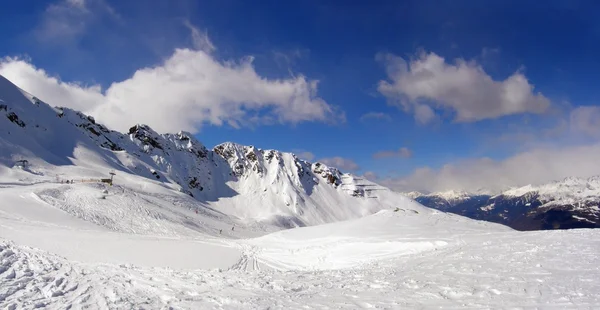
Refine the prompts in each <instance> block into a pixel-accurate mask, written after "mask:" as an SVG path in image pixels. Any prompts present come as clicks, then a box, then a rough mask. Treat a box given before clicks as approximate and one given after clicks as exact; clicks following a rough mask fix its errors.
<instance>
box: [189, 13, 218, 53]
mask: <svg viewBox="0 0 600 310" xmlns="http://www.w3.org/2000/svg"><path fill="white" fill-rule="evenodd" d="M183 24H184V25H185V26H186V27H187V28H188V29H189V30H190V32H191V35H192V44H193V46H194V48H195V49H197V50H200V51H204V52H206V53H212V52H214V51H215V50H216V49H217V48H216V47H215V45H214V44H213V43H212V42H211V41H210V38H209V37H208V33H206V31H201V30H200V29H198V28H197V27H196V26H194V25H192V23H190V21H189V20H185V21H184V22H183Z"/></svg>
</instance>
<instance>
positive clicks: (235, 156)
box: [0, 78, 600, 309]
mask: <svg viewBox="0 0 600 310" xmlns="http://www.w3.org/2000/svg"><path fill="white" fill-rule="evenodd" d="M1 82H2V83H0V84H1V85H0V86H1V87H0V99H1V100H2V101H3V102H0V104H4V105H6V106H7V108H6V110H7V111H0V113H1V114H0V308H3V309H4V308H6V309H33V308H46V309H80V308H92V309H361V308H365V309H367V308H374V309H431V308H445V309H507V308H508V309H597V308H598V307H599V306H600V297H599V295H598V292H599V291H600V258H598V253H600V232H599V231H597V230H591V229H578V230H568V231H539V232H517V231H514V230H511V229H509V228H507V227H504V226H501V225H498V224H493V223H488V222H481V221H474V220H470V219H467V218H464V217H461V216H457V215H452V214H448V213H444V212H440V211H436V210H432V209H429V208H425V207H423V206H422V205H420V204H418V203H416V202H415V201H413V200H412V199H410V198H407V197H405V196H402V195H400V194H398V193H395V192H393V191H390V190H387V189H385V188H382V187H380V186H378V185H376V184H374V183H370V182H368V181H366V180H361V179H360V178H358V177H354V176H351V175H346V174H340V173H339V172H337V171H336V170H335V169H332V168H328V167H324V166H322V165H316V164H310V163H306V162H302V161H299V160H297V159H296V158H295V157H294V156H292V155H291V154H289V153H277V152H274V153H273V152H267V151H264V152H263V151H259V150H257V149H255V148H253V147H241V146H237V145H234V144H225V145H223V146H222V147H221V148H220V149H219V150H218V152H219V154H222V155H223V156H225V157H223V158H221V157H217V156H216V155H215V157H214V158H213V157H212V156H213V155H214V154H213V153H212V152H211V151H207V150H206V154H204V153H203V155H202V156H199V157H201V159H199V163H200V164H198V165H203V166H201V167H202V169H204V170H202V173H206V175H209V174H210V175H211V176H212V178H213V179H211V181H210V182H208V181H206V180H205V179H200V180H199V182H205V183H202V184H204V185H203V186H204V187H203V189H199V186H196V187H193V186H191V185H196V181H194V182H188V181H187V179H185V178H184V177H183V176H182V175H183V174H184V173H186V172H187V171H188V170H189V171H190V172H189V173H192V172H191V171H192V168H193V167H195V166H194V165H196V164H197V163H196V162H192V161H191V159H189V158H188V157H185V156H188V155H186V154H192V155H193V156H197V155H198V154H199V153H198V151H197V150H198V148H194V149H185V150H184V151H185V153H183V151H181V150H175V149H172V150H171V149H168V147H166V146H165V143H167V142H166V140H168V139H167V138H169V137H172V136H166V138H165V141H164V142H163V140H160V139H162V138H160V137H158V136H157V137H156V138H155V140H156V141H158V142H159V143H161V144H162V148H161V149H160V150H155V149H149V148H147V147H146V146H140V149H143V150H145V152H140V151H139V149H138V150H136V149H134V146H135V145H136V144H133V142H136V143H138V142H139V141H138V140H135V139H134V138H135V136H136V135H137V132H136V133H131V134H130V135H129V137H127V136H125V137H123V138H119V137H118V136H117V135H116V133H115V134H113V133H106V134H107V135H109V136H110V135H114V137H113V136H110V137H111V138H114V140H115V141H119V143H120V146H121V148H120V149H119V150H107V149H104V148H100V147H98V145H97V144H99V143H101V142H102V141H104V140H102V141H100V140H93V139H96V138H94V137H95V136H99V135H95V134H94V135H93V136H92V138H93V139H92V138H90V137H88V136H87V135H84V133H86V132H87V131H85V130H87V129H89V127H86V126H88V125H86V126H81V127H80V126H77V127H76V126H72V125H70V124H69V125H68V124H67V121H68V120H69V117H71V116H72V115H68V113H69V112H68V111H67V112H63V113H65V116H64V117H56V115H55V114H54V113H55V112H54V110H53V109H52V108H50V107H45V106H43V105H45V104H44V103H41V104H40V106H38V107H36V105H35V103H32V102H31V101H28V100H29V99H31V98H28V97H27V94H26V93H25V94H24V95H18V94H17V91H19V93H20V90H18V89H17V88H16V87H14V85H12V84H10V82H8V81H6V80H4V79H3V78H2V81H1ZM19 96H21V97H19ZM25 98H27V100H25ZM38 108H39V109H46V110H47V113H46V112H43V111H41V110H40V111H41V112H40V111H37V110H35V109H38ZM9 109H12V110H11V111H13V112H14V111H16V112H15V115H18V117H19V120H20V121H22V122H23V123H24V124H25V126H23V127H22V126H20V125H19V124H17V123H15V121H14V120H15V118H14V117H12V119H9V118H8V117H5V116H4V114H5V113H6V114H7V115H8V113H10V111H8V110H9ZM44 113H45V114H44ZM50 113H52V114H50ZM71 120H72V119H71ZM40 128H42V129H40ZM81 128H83V129H81ZM144 130H145V132H150V130H149V129H144ZM8 132H10V134H7V133H8ZM180 137H181V136H180ZM129 138H131V139H133V140H132V141H133V142H127V141H125V140H127V139H129ZM187 139H188V140H186V141H189V139H190V138H189V137H188V138H187ZM194 143H196V142H195V141H194ZM67 147H68V148H69V149H66V148H67ZM136 147H137V146H136ZM194 150H196V151H194ZM177 152H182V153H181V154H180V153H177ZM202 152H204V151H202ZM215 152H217V151H215ZM134 153H139V154H138V155H135V156H130V155H131V154H134ZM167 153H168V154H167ZM251 153H252V154H254V156H250V155H249V154H251ZM65 154H66V155H65ZM63 155H65V156H63ZM192 155H189V156H192ZM271 155H272V156H271ZM263 157H264V158H263ZM190 158H191V157H190ZM248 158H255V159H254V160H253V161H252V160H250V161H248ZM184 159H185V160H184ZM271 159H273V162H271ZM24 160H26V163H27V164H21V165H16V164H15V163H19V162H20V163H25V162H24ZM194 160H195V159H194ZM188 161H189V166H185V165H183V164H181V162H185V164H186V165H187V164H188ZM176 166H177V167H179V168H177V167H176ZM134 167H142V168H143V169H144V170H143V171H142V170H141V168H140V170H136V169H135V168H134ZM191 167H192V168H191ZM239 167H242V168H243V169H242V168H239ZM307 170H309V171H307ZM109 171H115V173H116V174H115V177H114V183H113V184H112V185H110V184H108V183H106V182H96V181H94V180H98V179H101V178H106V177H107V176H108V172H109ZM231 171H233V172H232V173H231V174H230V172H231ZM209 172H210V173H209ZM225 172H226V173H225ZM155 175H160V176H161V177H160V178H156V177H155ZM199 176H202V175H199ZM67 180H68V181H69V183H66V181H67ZM181 180H185V182H182V181H181ZM71 181H72V182H71ZM188 183H189V185H190V187H189V188H183V190H182V187H184V185H186V184H188Z"/></svg>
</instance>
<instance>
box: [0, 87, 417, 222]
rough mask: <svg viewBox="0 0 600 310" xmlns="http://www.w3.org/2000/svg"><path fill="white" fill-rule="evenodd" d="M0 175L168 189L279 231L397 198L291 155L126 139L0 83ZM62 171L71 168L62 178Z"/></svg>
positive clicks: (186, 138) (142, 128) (357, 213)
mask: <svg viewBox="0 0 600 310" xmlns="http://www.w3.org/2000/svg"><path fill="white" fill-rule="evenodd" d="M0 100H1V101H0V113H2V114H5V116H6V117H0V132H2V133H3V134H2V136H1V137H0V169H2V170H4V174H6V173H9V171H12V170H14V169H17V168H18V167H16V166H17V165H21V166H22V164H19V162H20V161H22V160H26V161H27V165H26V166H27V167H25V171H28V172H30V175H29V176H28V177H27V178H28V179H29V181H24V183H27V182H32V181H33V180H35V182H41V181H44V182H60V181H66V180H75V181H76V182H82V181H84V180H94V179H102V178H108V177H109V175H108V173H109V172H110V171H115V172H116V178H115V183H116V184H120V185H123V186H125V187H127V184H128V182H129V181H131V180H132V179H135V178H137V177H143V178H145V179H147V180H146V181H147V182H148V183H152V184H157V185H159V186H163V187H165V188H168V189H172V190H177V191H179V192H182V193H185V194H187V195H189V196H191V197H194V198H195V199H196V200H197V201H199V202H201V203H202V204H203V205H204V206H206V207H209V208H213V209H215V210H218V211H219V212H222V213H224V214H227V215H229V216H232V217H233V218H237V219H242V220H248V221H255V220H259V221H264V222H267V223H270V224H273V225H277V226H280V227H294V226H306V225H315V224H323V223H328V222H333V221H339V220H346V219H352V218H359V217H362V216H365V215H368V214H372V213H374V212H377V211H379V210H381V209H383V208H393V207H395V206H396V204H402V201H403V200H405V199H406V198H404V197H401V196H399V195H397V194H395V193H393V192H391V191H389V190H387V189H386V188H383V187H381V186H378V185H376V184H374V183H372V182H369V181H367V180H365V179H362V178H358V177H356V176H352V175H350V174H344V173H342V172H340V171H339V170H337V169H335V168H333V167H328V166H326V165H324V164H322V163H309V162H307V161H304V160H301V159H299V158H298V157H296V156H295V155H294V154H291V153H284V152H279V151H276V150H262V149H259V148H256V147H254V146H242V145H238V144H235V143H223V144H220V145H218V146H216V147H215V148H214V149H213V150H209V149H207V148H206V147H205V146H204V145H202V143H200V142H199V141H198V140H196V139H195V138H194V137H193V136H192V135H191V134H189V133H186V132H179V133H176V134H158V133H157V132H155V131H153V130H152V129H151V128H150V127H149V126H146V125H135V126H132V127H131V128H130V130H129V131H128V132H127V133H125V134H122V133H119V132H116V131H112V130H110V129H108V128H106V127H104V126H103V125H101V124H98V123H96V122H95V120H94V119H93V118H92V117H89V116H86V115H84V114H82V113H80V112H77V111H73V110H71V109H67V108H55V107H51V106H49V105H48V104H46V103H44V102H41V101H40V100H39V99H37V98H35V97H34V96H32V95H30V94H28V93H26V92H24V91H22V90H20V89H19V88H18V87H16V86H15V85H13V84H12V83H10V82H9V81H8V80H6V79H4V78H2V77H0ZM66 167H70V169H68V170H65V169H66Z"/></svg>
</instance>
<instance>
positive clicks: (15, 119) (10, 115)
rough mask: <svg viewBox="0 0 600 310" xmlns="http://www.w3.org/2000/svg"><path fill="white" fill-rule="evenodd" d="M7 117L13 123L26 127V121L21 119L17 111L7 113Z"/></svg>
mask: <svg viewBox="0 0 600 310" xmlns="http://www.w3.org/2000/svg"><path fill="white" fill-rule="evenodd" d="M6 117H7V118H8V119H9V120H10V121H11V122H13V123H15V124H17V125H19V127H25V123H24V122H23V121H22V120H20V119H19V117H18V116H17V114H15V112H9V113H6Z"/></svg>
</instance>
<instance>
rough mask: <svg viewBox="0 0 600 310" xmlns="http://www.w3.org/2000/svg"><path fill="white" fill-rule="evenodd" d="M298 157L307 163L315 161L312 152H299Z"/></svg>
mask: <svg viewBox="0 0 600 310" xmlns="http://www.w3.org/2000/svg"><path fill="white" fill-rule="evenodd" d="M296 156H297V157H298V158H300V159H304V160H306V161H311V160H313V159H315V154H313V153H311V152H298V153H297V154H296Z"/></svg>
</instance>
